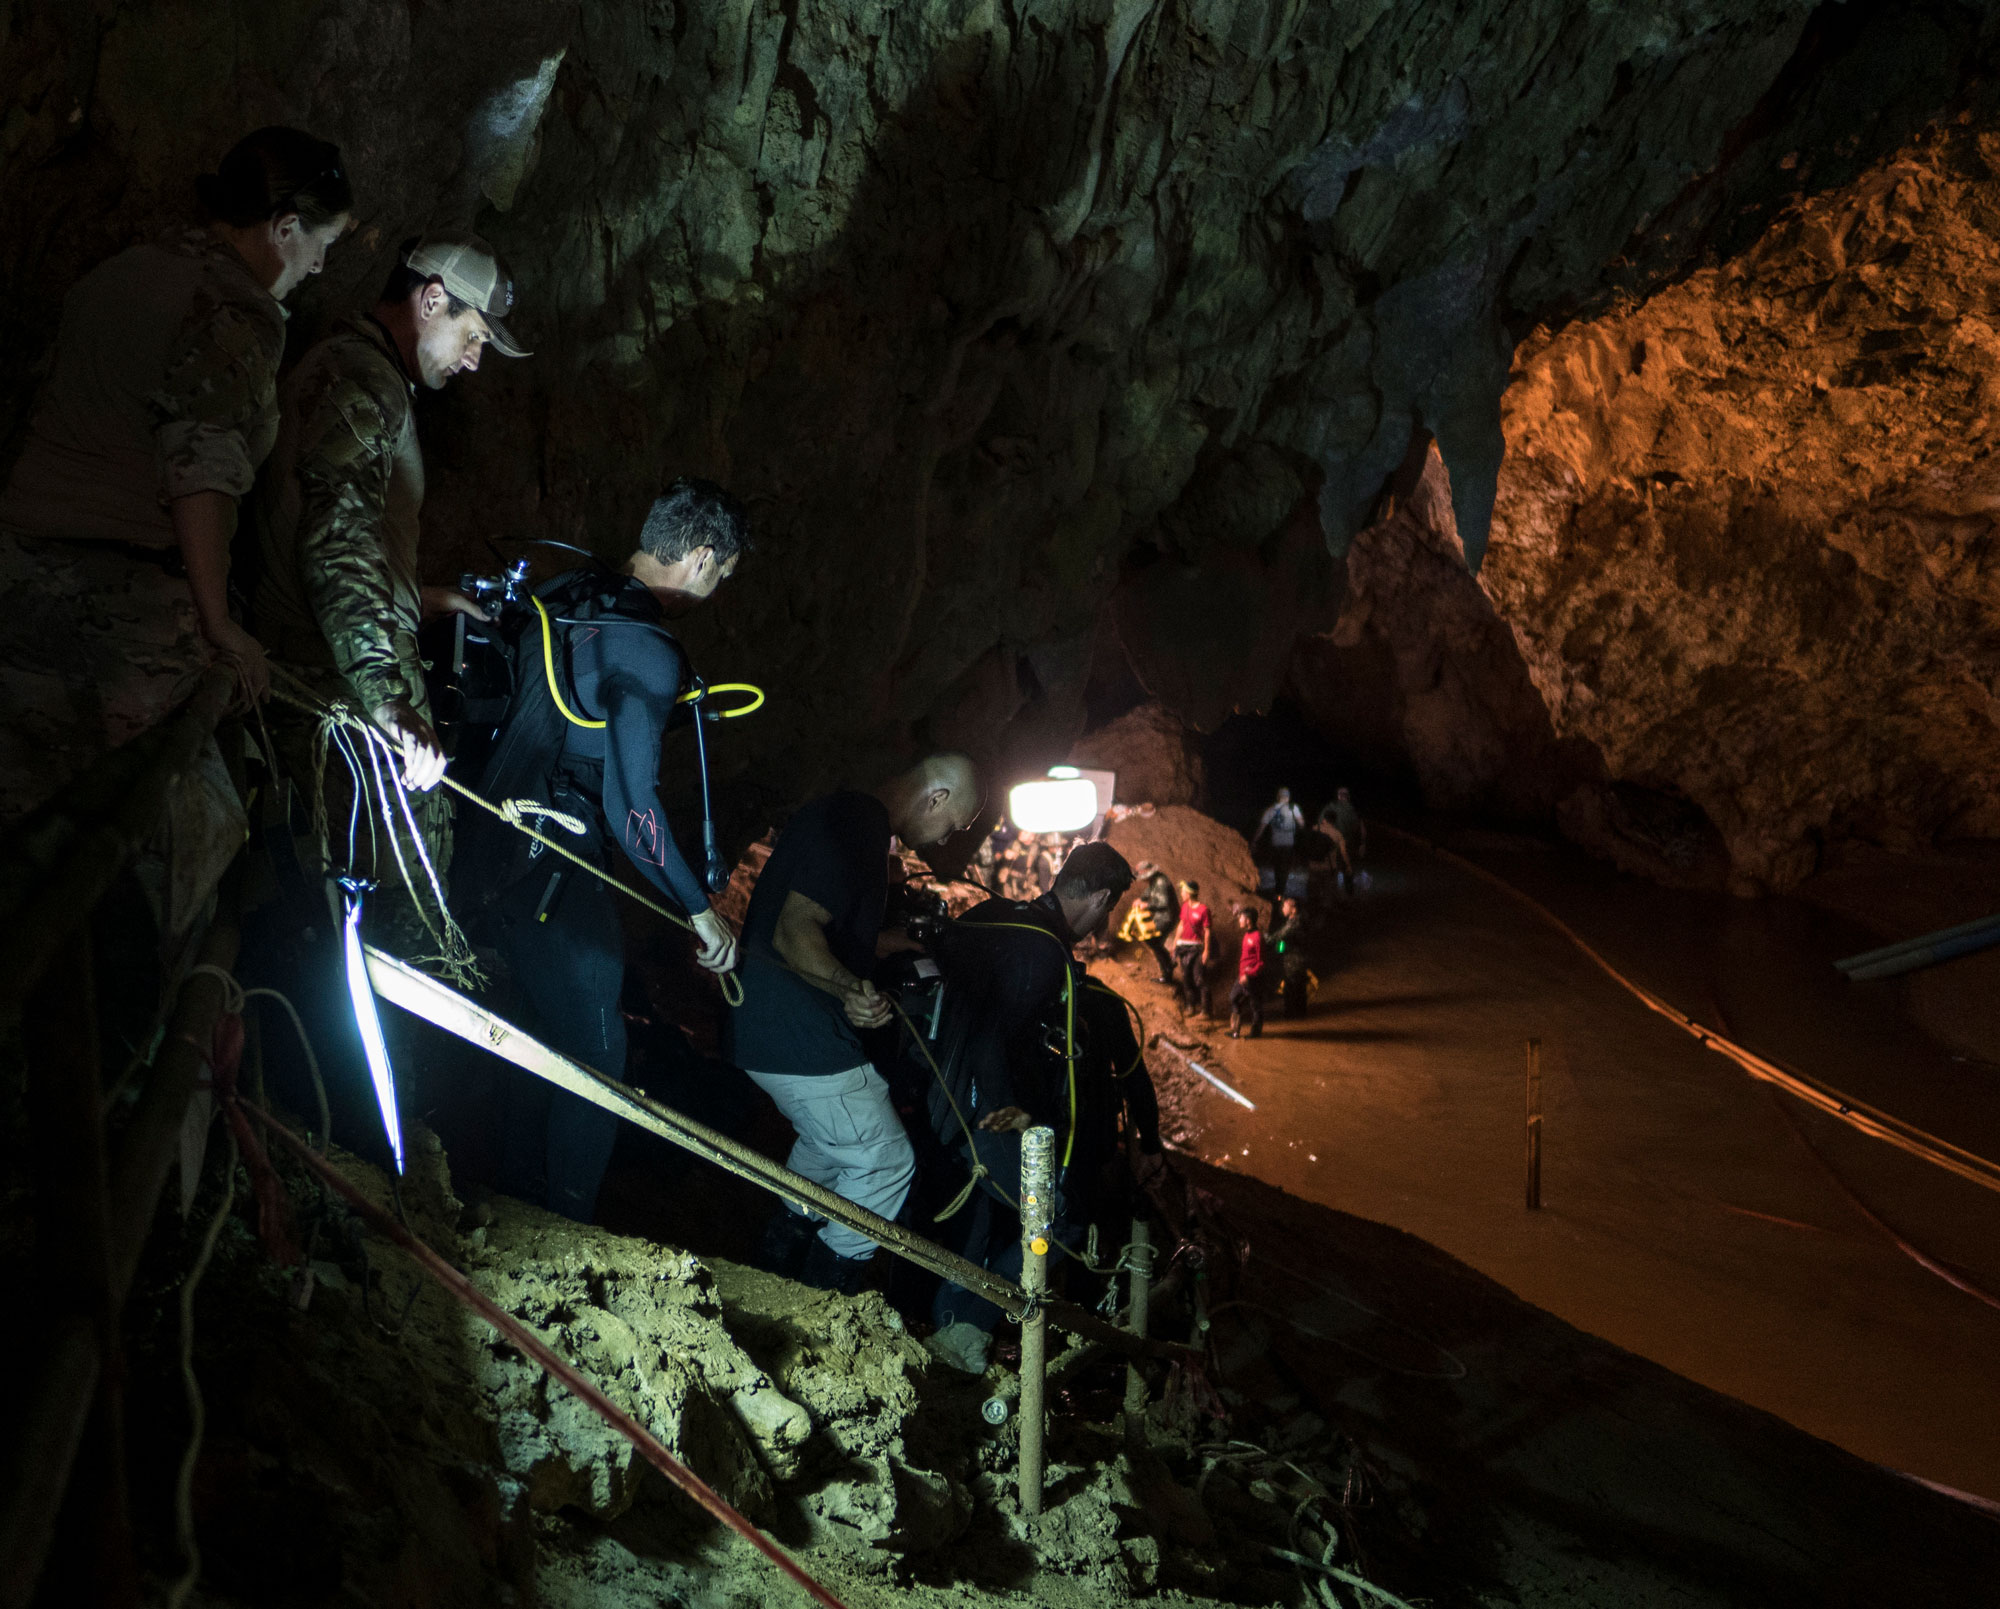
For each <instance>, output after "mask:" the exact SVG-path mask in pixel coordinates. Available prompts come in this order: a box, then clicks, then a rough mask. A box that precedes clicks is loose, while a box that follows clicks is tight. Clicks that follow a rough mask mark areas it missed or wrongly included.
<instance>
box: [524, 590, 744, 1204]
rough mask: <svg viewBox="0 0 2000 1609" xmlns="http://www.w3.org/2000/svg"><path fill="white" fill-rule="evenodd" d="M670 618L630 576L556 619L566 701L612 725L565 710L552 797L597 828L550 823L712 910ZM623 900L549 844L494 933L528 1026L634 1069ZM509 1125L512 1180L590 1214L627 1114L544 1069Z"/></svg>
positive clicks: (616, 868)
mask: <svg viewBox="0 0 2000 1609" xmlns="http://www.w3.org/2000/svg"><path fill="white" fill-rule="evenodd" d="M549 590H551V589H547V588H545V589H544V591H545V592H546V591H549ZM593 613H594V614H596V613H597V612H596V611H593ZM661 621H662V616H661V613H660V607H659V604H658V603H657V602H656V601H655V600H654V598H653V596H652V594H651V593H649V592H648V591H647V590H646V589H645V588H644V587H642V586H641V585H640V584H639V583H638V582H637V581H632V580H627V581H625V582H624V584H623V585H622V586H621V587H619V589H618V590H617V592H616V594H615V595H614V596H613V597H612V598H611V599H610V601H609V603H608V604H607V605H605V606H604V607H603V609H602V612H601V614H597V617H596V618H592V619H590V620H587V621H584V622H582V623H579V624H576V625H571V626H567V627H565V626H561V625H558V626H557V627H556V631H557V634H558V635H557V637H556V642H557V645H558V647H559V648H560V649H562V650H563V654H562V658H561V659H560V660H559V664H564V668H565V670H566V675H564V676H563V679H562V691H563V699H564V702H565V703H567V704H568V705H569V707H570V709H572V710H573V711H574V712H575V713H576V714H578V715H580V716H583V717H584V718H585V719H594V720H602V721H603V722H605V725H604V726H603V727H601V728H593V727H583V726H578V725H575V724H574V723H572V722H570V721H569V720H567V719H565V720H564V721H563V723H562V731H563V737H562V744H561V752H560V756H559V758H558V760H557V762H556V766H555V771H554V774H553V777H552V778H551V788H550V792H551V794H552V797H551V798H550V800H549V802H550V803H551V804H552V805H553V806H554V807H555V808H556V809H558V810H561V811H564V812H566V813H568V814H570V815H574V816H578V817H580V818H582V819H583V821H584V822H585V823H586V824H587V825H588V828H589V831H588V832H587V833H586V834H585V835H584V836H583V837H582V838H572V837H571V835H570V834H569V833H567V832H564V831H562V830H561V829H560V828H554V827H551V826H549V825H548V824H546V823H544V824H543V825H542V830H543V831H544V832H545V833H547V834H548V836H550V837H551V838H554V839H556V840H558V841H559V842H561V843H563V844H564V846H565V847H566V848H571V849H574V850H576V851H577V852H578V853H580V854H582V855H584V856H585V857H586V858H587V859H590V860H592V861H594V862H596V863H597V864H598V865H601V866H604V867H605V868H606V869H607V870H609V871H610V872H611V874H612V875H613V876H615V877H620V878H623V879H625V880H630V873H631V870H633V869H636V870H637V871H638V872H639V873H640V874H641V876H642V877H643V878H644V879H645V881H646V882H648V883H650V884H651V885H652V886H653V887H654V888H655V889H657V890H659V892H660V893H662V894H664V895H665V896H667V901H668V902H669V903H670V904H671V905H673V906H674V907H675V908H677V909H680V910H683V911H690V912H693V911H702V910H706V909H707V908H708V896H707V894H706V892H705V891H704V890H703V888H702V885H701V881H700V879H699V878H698V877H697V876H696V875H695V873H694V872H693V871H692V870H691V869H690V868H689V866H688V864H687V862H686V860H685V859H683V858H682V855H681V852H680V850H679V848H678V847H677V846H676V844H675V842H674V836H673V833H672V832H671V831H670V830H669V828H668V824H667V815H666V811H665V809H664V807H663V806H662V805H661V803H660V795H659V772H660V739H661V736H662V734H663V733H664V732H665V730H666V726H667V722H668V720H669V718H670V717H671V716H672V715H673V713H674V706H675V702H676V701H677V700H678V699H679V697H680V694H681V690H682V688H683V686H684V685H685V684H686V680H687V661H686V658H685V657H684V656H683V654H682V652H681V649H680V646H679V644H678V643H676V642H675V641H674V639H673V638H672V637H671V636H669V635H668V634H667V633H666V631H665V630H664V629H663V627H662V625H661ZM565 639H566V641H565ZM536 640H537V641H538V640H539V639H538V638H537V639H536ZM529 658H530V659H531V660H532V659H533V658H534V656H533V655H530V656H529ZM565 662H566V663H565ZM614 845H615V846H616V850H617V852H616V853H615V854H614V853H613V846H614ZM616 899H617V896H616V895H615V894H613V893H612V891H611V890H610V889H609V888H608V887H606V886H605V884H604V883H602V882H600V881H599V880H598V879H597V878H595V877H592V876H590V875H589V874H588V873H587V872H584V871H582V870H580V869H579V868H577V867H576V866H573V865H571V864H570V863H569V862H568V861H565V860H562V859H560V858H559V857H557V856H554V855H549V854H543V855H540V856H539V857H537V858H536V859H535V860H534V861H533V862H532V864H531V865H530V867H529V870H528V872H527V875H525V876H521V877H519V878H518V879H517V880H515V881H514V882H513V883H512V886H510V887H509V888H508V889H507V890H506V892H505V893H504V894H503V895H502V896H501V897H500V899H499V901H498V903H497V905H496V906H495V915H496V916H497V918H498V921H497V923H496V926H495V934H494V937H495V942H496V944H497V945H498V947H499V949H500V951H501V953H502V954H503V955H504V956H505V957H506V958H507V961H508V964H509V966H510V968H511V969H512V971H513V974H514V978H515V982H516V984H517V986H518V988H519V989H520V991H521V993H522V994H523V996H525V998H526V1000H527V1003H528V1006H529V1009H530V1011H531V1013H532V1016H533V1021H532V1022H531V1023H530V1024H527V1025H526V1026H529V1027H531V1028H532V1029H533V1030H534V1031H535V1032H537V1033H538V1034H539V1035H540V1036H541V1037H542V1038H544V1039H546V1040H547V1041H548V1042H549V1044H550V1045H552V1046H553V1047H554V1048H555V1049H557V1050H560V1051H561V1052H563V1054H565V1055H567V1056H571V1057H574V1058H575V1059H576V1060H578V1061H581V1062H584V1063H587V1064H588V1065H589V1066H591V1067H594V1068H595V1069H596V1070H597V1071H599V1072H601V1073H605V1074H607V1075H609V1076H610V1077H612V1078H623V1077H624V1075H625V1019H624V1017H623V1015H622V1014H621V1013H620V1011H619V1004H618V997H619V988H620V984H621V983H622V981H623V979H624V975H625V940H624V934H623V930H622V929H621V927H620V925H619V918H618V910H617V906H616V903H615V901H616ZM506 1127H507V1132H506V1141H505V1145H504V1148H503V1160H502V1168H503V1183H504V1184H505V1185H506V1187H507V1188H508V1190H509V1191H510V1192H512V1193H514V1194H519V1195H522V1196H524V1197H525V1198H526V1199H529V1200H539V1201H545V1202H546V1203H547V1205H548V1207H549V1209H550V1210H551V1211H553V1212H559V1213H561V1214H563V1215H564V1216H565V1217H568V1218H574V1219H577V1220H579V1221H580V1222H588V1221H589V1220H590V1218H591V1217H592V1215H593V1214H594V1212H595V1211H596V1207H597V1190H598V1186H599V1184H600V1183H601V1182H602V1181H603V1178H604V1170H605V1168H606V1166H607V1165H608V1164H609V1162H610V1160H611V1148H612V1144H613V1142H614V1141H615V1140H616V1139H617V1136H618V1119H617V1118H616V1117H614V1116H612V1115H611V1114H610V1113H609V1112H606V1111H604V1110H603V1109H602V1108H601V1107H597V1106H593V1105H591V1104H590V1103H589V1102H588V1101H585V1100H582V1099H580V1098H579V1097H577V1096H574V1095H570V1094H566V1093H563V1092H561V1091H557V1090H554V1089H551V1088H550V1086H549V1085H547V1084H545V1083H543V1082H542V1081H541V1080H539V1079H516V1080H513V1081H511V1082H510V1084H509V1085H508V1100H507V1117H506Z"/></svg>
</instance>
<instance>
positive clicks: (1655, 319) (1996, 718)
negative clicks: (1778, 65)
mask: <svg viewBox="0 0 2000 1609" xmlns="http://www.w3.org/2000/svg"><path fill="white" fill-rule="evenodd" d="M1996 322H2000V135H1995V134H1993V133H1990V132H1983V131H1981V130H1980V129H1979V128H1978V127H1976V126H1972V125H1970V124H1964V123H1961V124H1956V125H1952V126H1950V127H1949V128H1947V129H1945V130H1943V131H1940V132H1939V133H1937V134H1936V135H1934V136H1932V137H1929V138H1927V139H1925V140H1923V141H1920V142H1919V143H1917V144H1916V145H1914V146H1912V147H1911V148H1910V149H1909V150H1907V151H1906V152H1905V153H1903V154H1902V155H1900V156H1898V157H1896V158H1895V159H1893V160H1891V161H1889V162H1886V163H1884V164H1882V165H1880V166H1879V167H1877V168H1876V169H1874V170H1873V171H1871V172H1870V173H1868V174H1867V175H1865V176H1864V177H1863V178H1862V179H1861V180H1859V181H1858V182H1857V183H1855V184H1854V185H1852V186H1850V187H1848V188H1846V189H1843V190H1841V191H1839V192H1837V193H1834V194H1831V195H1826V196H1822V197H1819V198H1817V199H1815V200H1813V201H1810V202H1807V203H1805V204H1803V205H1801V206H1799V207H1797V208H1796V209H1794V210H1793V211H1791V212H1789V213H1787V214H1786V215H1784V216H1783V217H1782V218H1781V219H1780V220H1779V221H1778V222H1777V223H1775V224H1774V225H1773V226H1772V228H1771V229H1770V231H1769V232H1768V233H1767V234H1766V235H1765V236H1764V237H1763V238H1762V239H1761V240H1759V241H1758V242H1757V244H1756V245H1755V247H1754V248H1753V249H1752V250H1750V251H1748V252H1746V253H1745V254H1744V255H1742V256H1740V257H1738V258H1736V259H1734V260H1733V261H1732V262H1730V263H1728V264H1727V265H1725V266H1721V267H1717V268H1712V269H1707V270H1704V271H1702V272H1700V273H1697V274H1695V275H1693V276H1691V277H1690V278H1689V279H1687V280H1686V281H1685V282H1684V283H1682V284H1679V285H1676V286H1674V287H1673V288H1671V289H1669V290H1666V291H1663V292H1660V293H1659V294H1657V295H1655V296H1653V297H1651V298H1650V299H1648V300H1646V301H1644V302H1640V303H1636V304H1632V305H1628V306H1625V307H1621V308H1619V309H1617V310H1616V311H1614V312H1612V313H1609V314H1607V315H1605V316H1604V317H1601V318H1598V319H1595V320H1591V321H1589V322H1585V323H1578V324H1572V325H1570V326H1569V327H1568V328H1566V329H1564V330H1562V331H1560V332H1543V333H1541V334H1539V335H1537V336H1536V337H1535V338H1534V339H1533V340H1531V341H1530V342H1528V343H1527V344H1526V345H1525V346H1524V348H1523V352H1522V356H1521V360H1520V363H1519V366H1518V368H1517V371H1516V379H1515V382H1514V384H1513V385H1512V386H1511V387H1510V388H1509V390H1508V393H1507V398H1506V420H1507V430H1508V458H1507V464H1506V468H1505V471H1504V472H1503V474H1502V477H1501V483H1500V496H1499V502H1498V504H1497V507H1496V512H1495V520H1494V536H1493V545H1492V548H1491V550H1490V551H1489V554H1488V559H1487V564H1486V568H1485V570H1484V572H1483V573H1482V577H1481V579H1482V582H1483V584H1484V586H1485V589H1486V591H1487V592H1488V594H1489V595H1490V596H1491V597H1492V599H1493V602H1494V604H1495V606H1496V607H1497V608H1498V610H1499V612H1500V614H1501V615H1502V616H1503V617H1504V618H1505V619H1506V620H1507V621H1508V622H1509V623H1511V625H1512V627H1513V632H1514V636H1515V638H1516V640H1517V641H1518V643H1519V645H1520V656H1521V660H1522V661H1523V662H1524V663H1525V666H1526V669H1527V673H1528V675H1529V677H1531V678H1532V681H1533V684H1534V686H1535V688H1536V690H1537V692H1538V693H1539V694H1540V696H1541V702H1542V704H1543V705H1544V706H1545V708H1546V709H1547V711H1548V719H1549V721H1550V722H1551V724H1552V725H1553V727H1554V729H1555V731H1556V732H1557V733H1558V734H1560V735H1562V736H1563V737H1565V738H1568V739H1578V740H1582V741H1584V742H1587V743H1588V744H1589V745H1590V746H1591V747H1592V748H1593V749H1594V750H1595V751H1596V752H1597V753H1598V754H1599V755H1600V756H1601V757H1602V762H1603V766H1604V770H1605V772H1606V774H1607V775H1609V776H1610V777H1613V778H1618V779H1628V780H1629V781H1630V782H1632V783H1634V784H1638V785H1639V786H1641V787H1643V788H1646V789H1649V790H1655V791H1657V792H1659V793H1661V794H1664V795H1666V796H1670V797H1674V798H1678V799H1680V800H1682V801H1685V804H1684V806H1683V812H1684V813H1685V814H1688V815H1690V816H1691V817H1692V818H1693V820H1694V822H1695V825H1694V827H1693V828H1692V829H1691V830H1693V831H1694V832H1696V833H1697V835H1698V834H1699V833H1700V831H1701V828H1700V825H1699V823H1700V820H1701V818H1705V819H1706V821H1707V822H1709V823H1712V824H1713V833H1714V835H1716V836H1718V837H1719V840H1720V842H1721V844H1723V845H1724V846H1726V850H1727V856H1728V862H1729V866H1730V875H1731V878H1732V880H1733V881H1734V883H1735V885H1736V886H1738V887H1740V888H1744V889H1746V890H1747V889H1756V888H1772V887H1784V886H1788V885H1790V884H1792V883H1794V882H1796V881H1797V880H1798V879H1799V878H1800V877H1802V876H1804V875H1805V874H1807V873H1808V872H1810V871H1811V870H1812V869H1813V867H1814V865H1815V864H1816V861H1817V858H1818V856H1819V853H1820V851H1821V849H1822V847H1823V846H1824V845H1825V844H1826V843H1828V842H1834V841H1840V840H1861V841H1865V842H1872V843H1877V844H1881V845H1885V846H1887V847H1890V848H1905V849H1907V848H1911V847H1914V846H1916V845H1918V844H1920V843H1923V842H1926V841H1928V840H1930V839H1932V838H1934V837H1938V836H1945V837H1953V836H1956V837H1983V838H1992V837H1996V836H2000V582H1996V579H1995V578H1996V574H1997V573H2000V572H1996V568H1995V565H1996V552H1995V548H1994V530H1995V523H1994V522H1995V514H1996V512H2000V460H1996V459H1995V458H1994V456H1993V449H1992V429H1993V422H1994V420H1995V418H1996V417H2000V336H1996V335H1995V333H1994V326H1995V324H1996ZM1616 808H1617V806H1616V803H1615V801H1613V802H1612V803H1611V804H1610V806H1609V809H1610V810H1611V811H1613V812H1615V810H1616ZM1565 817H1566V820H1570V821H1574V822H1576V824H1577V825H1579V826H1588V825H1589V824H1590V822H1591V820H1593V819H1594V820H1595V821H1596V822H1598V823H1603V822H1605V821H1607V820H1609V819H1610V817H1609V816H1608V815H1607V807H1606V805H1605V803H1603V802H1601V800H1600V798H1599V797H1598V796H1593V795H1586V796H1584V797H1583V798H1580V799H1579V800H1578V801H1577V802H1576V803H1575V804H1574V805H1572V807H1571V808H1570V810H1569V811H1567V812H1566V813H1565ZM1617 836H1629V834H1623V833H1620V834H1617Z"/></svg>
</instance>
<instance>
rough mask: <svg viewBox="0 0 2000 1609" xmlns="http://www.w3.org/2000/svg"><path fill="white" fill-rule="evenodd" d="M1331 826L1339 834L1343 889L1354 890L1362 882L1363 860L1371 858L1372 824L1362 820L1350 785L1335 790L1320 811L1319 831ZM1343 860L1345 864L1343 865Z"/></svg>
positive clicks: (1338, 850)
mask: <svg viewBox="0 0 2000 1609" xmlns="http://www.w3.org/2000/svg"><path fill="white" fill-rule="evenodd" d="M1328 827H1331V828H1333V831H1334V834H1337V835H1338V840H1337V847H1336V849H1335V863H1336V866H1338V867H1339V870H1340V885H1341V889H1342V891H1343V892H1345V893H1352V892H1353V891H1354V887H1355V885H1356V884H1357V883H1359V882H1360V881H1361V876H1360V871H1361V863H1362V862H1363V861H1364V860H1366V859H1367V858H1368V823H1367V822H1365V821H1363V820H1362V819H1361V812H1360V811H1359V810H1358V809H1356V808H1355V804H1354V795H1353V794H1352V793H1351V792H1350V791H1349V790H1347V789H1346V788H1336V789H1334V791H1333V797H1332V798H1331V799H1330V800H1328V801H1327V803H1326V805H1325V807H1324V808H1323V809H1322V810H1321V811H1320V813H1319V830H1320V831H1321V832H1325V831H1326V830H1327V828H1328ZM1330 836H1331V835H1330ZM1342 861H1344V862H1345V865H1344V866H1342V865H1340V863H1341V862H1342Z"/></svg>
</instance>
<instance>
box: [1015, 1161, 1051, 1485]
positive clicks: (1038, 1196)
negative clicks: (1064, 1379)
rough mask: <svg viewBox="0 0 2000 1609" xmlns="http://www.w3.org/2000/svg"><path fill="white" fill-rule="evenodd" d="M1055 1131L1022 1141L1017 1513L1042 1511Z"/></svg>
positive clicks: (1046, 1422)
mask: <svg viewBox="0 0 2000 1609" xmlns="http://www.w3.org/2000/svg"><path fill="white" fill-rule="evenodd" d="M1055 1149H1056V1131H1055V1130H1054V1129H1048V1128H1034V1129H1029V1130H1028V1132H1027V1133H1026V1134H1024V1135H1022V1136H1021V1289H1022V1290H1023V1291H1025V1292H1026V1293H1027V1297H1028V1302H1029V1308H1028V1311H1027V1312H1026V1313H1025V1314H1023V1315H1022V1318H1021V1487H1020V1490H1021V1513H1022V1514H1023V1515H1024V1516H1026V1517H1027V1518H1029V1519H1033V1518H1034V1517H1035V1516H1036V1515H1038V1514H1040V1513H1041V1512H1042V1471H1043V1468H1044V1464H1045V1450H1044V1438H1045V1437H1046V1435H1047V1431H1048V1412H1047V1408H1046V1405H1045V1403H1044V1392H1043V1387H1044V1385H1045V1383H1046V1379H1047V1375H1048V1366H1049V1315H1048V1313H1047V1311H1046V1310H1045V1309H1044V1308H1043V1307H1042V1298H1043V1297H1044V1296H1046V1295H1047V1294H1048V1289H1049V1265H1048V1257H1049V1218H1050V1214H1051V1210H1052V1208H1053V1207H1054V1205H1055V1200H1054V1195H1055Z"/></svg>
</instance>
